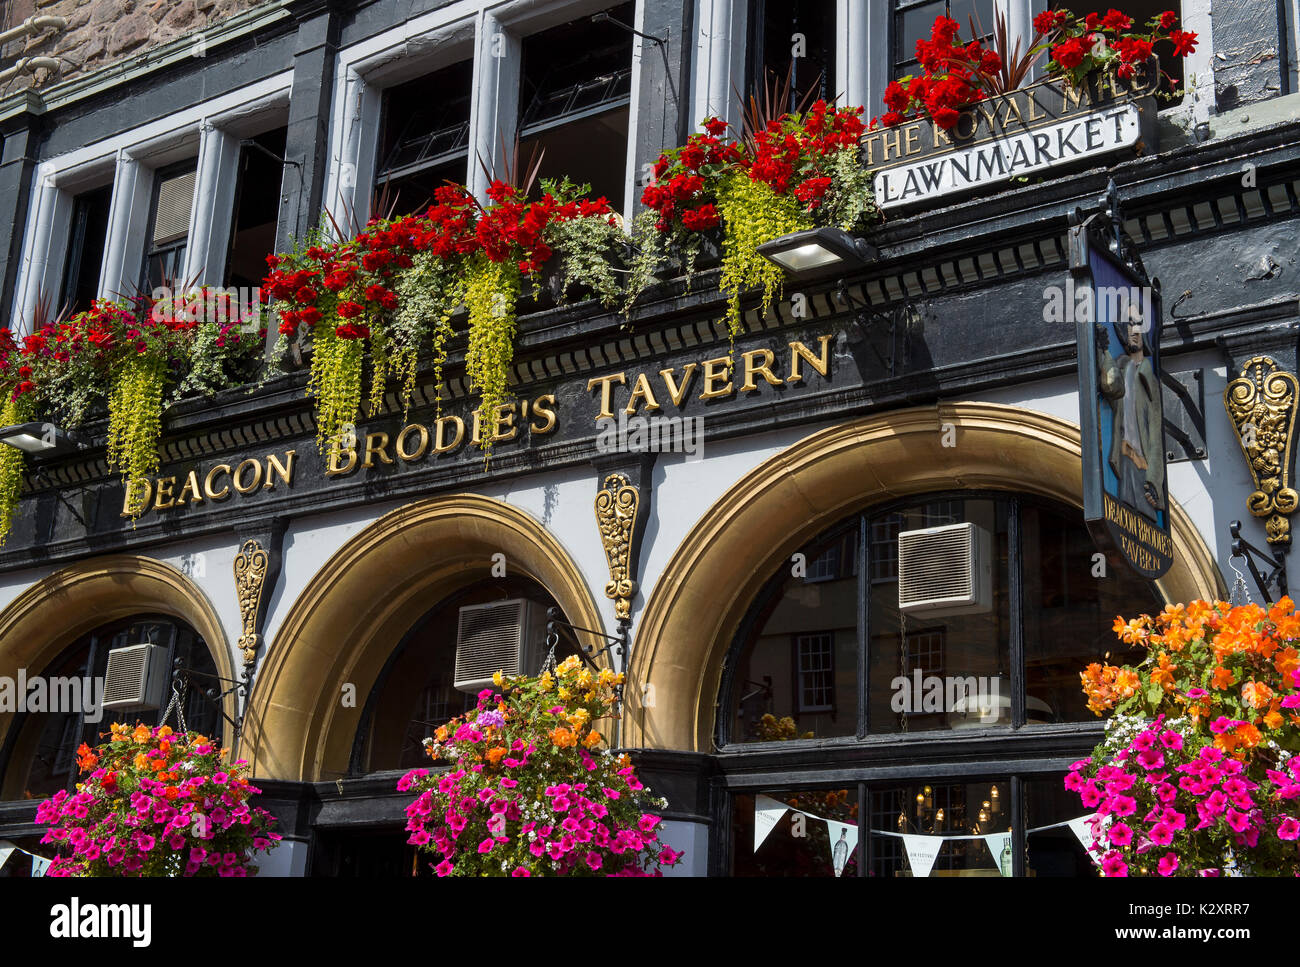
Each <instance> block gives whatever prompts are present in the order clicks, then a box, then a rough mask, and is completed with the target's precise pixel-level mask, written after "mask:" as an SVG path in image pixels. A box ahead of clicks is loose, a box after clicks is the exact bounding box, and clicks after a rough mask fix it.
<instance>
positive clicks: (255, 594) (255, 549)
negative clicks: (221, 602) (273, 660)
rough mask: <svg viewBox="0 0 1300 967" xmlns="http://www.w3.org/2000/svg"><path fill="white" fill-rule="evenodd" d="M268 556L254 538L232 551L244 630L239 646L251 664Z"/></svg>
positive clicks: (255, 645) (255, 644)
mask: <svg viewBox="0 0 1300 967" xmlns="http://www.w3.org/2000/svg"><path fill="white" fill-rule="evenodd" d="M270 560H271V559H270V556H269V555H268V554H267V553H266V551H265V550H264V549H263V548H262V545H261V544H259V543H258V542H257V541H254V540H247V541H244V546H243V547H241V548H240V549H239V553H238V554H237V555H235V594H236V595H237V596H238V598H239V614H240V617H241V618H242V619H243V623H244V626H243V633H242V634H241V635H240V636H239V647H240V648H242V649H243V651H244V664H245V665H251V664H252V663H253V661H254V659H255V658H256V657H257V643H258V642H259V641H261V637H262V636H261V635H259V634H258V633H257V617H258V612H259V611H260V605H261V603H262V587H263V585H265V584H266V571H267V567H268V565H269V564H270Z"/></svg>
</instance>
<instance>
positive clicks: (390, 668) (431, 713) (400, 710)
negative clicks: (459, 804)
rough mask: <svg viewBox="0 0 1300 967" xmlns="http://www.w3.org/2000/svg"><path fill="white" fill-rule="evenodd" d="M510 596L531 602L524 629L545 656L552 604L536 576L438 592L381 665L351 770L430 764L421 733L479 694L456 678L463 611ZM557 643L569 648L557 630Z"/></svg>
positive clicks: (560, 653) (560, 652)
mask: <svg viewBox="0 0 1300 967" xmlns="http://www.w3.org/2000/svg"><path fill="white" fill-rule="evenodd" d="M509 600H524V601H527V602H530V603H531V605H532V609H531V615H532V620H533V624H532V625H531V626H530V627H528V628H526V629H525V634H526V636H527V638H528V641H529V643H530V644H531V646H532V654H533V655H535V657H536V658H537V660H538V661H540V660H541V658H542V657H544V656H545V653H546V648H545V641H544V633H545V624H546V619H545V615H546V612H547V609H549V608H553V607H557V605H556V602H555V599H554V598H553V597H552V596H551V595H550V594H549V593H548V592H547V591H546V589H545V588H543V587H542V586H541V585H540V584H538V583H537V582H535V581H532V580H530V579H528V578H524V577H506V578H501V579H493V580H489V581H482V582H479V583H477V584H473V585H470V586H469V587H467V588H464V589H462V590H461V591H458V592H457V593H455V594H453V595H451V596H449V597H447V598H444V599H443V600H442V601H440V602H438V604H436V605H435V606H434V607H433V608H431V609H430V610H429V611H428V612H427V613H426V614H425V615H424V617H422V618H421V619H420V620H419V621H417V622H416V623H415V625H414V626H412V628H411V630H410V631H409V632H407V634H406V636H405V637H404V638H403V639H402V641H401V642H400V643H399V644H398V646H397V647H396V648H395V649H394V650H393V653H392V654H391V655H390V656H389V659H388V662H387V664H385V666H384V669H383V671H382V672H380V675H379V679H378V681H377V683H376V684H375V687H374V689H373V691H372V692H371V694H370V698H369V701H368V702H367V703H366V708H365V710H364V713H363V715H362V721H361V726H360V728H359V729H358V730H357V736H356V740H355V742H354V744H353V750H352V763H351V769H350V770H349V771H350V772H351V773H352V774H353V775H360V774H364V773H367V772H379V771H384V770H389V769H411V768H414V767H416V766H421V765H428V764H429V759H428V756H427V755H426V754H425V752H424V739H425V737H427V736H430V735H432V734H433V730H434V729H436V728H437V727H438V726H439V725H443V724H445V723H446V722H447V721H448V720H449V719H451V718H452V717H454V716H456V715H459V714H461V713H462V712H464V711H467V710H468V709H471V708H473V707H474V703H475V702H476V701H477V696H476V695H475V694H472V693H469V692H462V691H457V690H456V688H455V686H454V677H455V674H454V673H455V667H456V639H457V634H458V629H459V627H460V624H461V621H460V616H461V611H462V609H465V608H472V607H475V606H478V605H486V604H491V603H493V602H501V601H509ZM555 651H556V656H557V658H558V659H563V658H564V657H565V656H567V655H568V654H570V653H571V649H570V647H569V646H568V645H567V644H566V643H565V639H564V637H563V636H561V641H560V644H558V645H557V646H556V650H555ZM538 670H539V669H537V668H534V669H530V671H532V672H536V671H538Z"/></svg>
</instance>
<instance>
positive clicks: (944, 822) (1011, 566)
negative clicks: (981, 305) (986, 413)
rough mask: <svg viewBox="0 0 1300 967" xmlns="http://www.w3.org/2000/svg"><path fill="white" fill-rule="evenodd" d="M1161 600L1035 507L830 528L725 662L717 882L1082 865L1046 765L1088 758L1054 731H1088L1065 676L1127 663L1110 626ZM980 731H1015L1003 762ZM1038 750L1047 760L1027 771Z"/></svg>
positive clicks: (892, 507)
mask: <svg viewBox="0 0 1300 967" xmlns="http://www.w3.org/2000/svg"><path fill="white" fill-rule="evenodd" d="M971 547H974V548H975V549H976V552H977V553H976V557H975V559H976V560H977V561H978V562H979V566H978V567H977V568H976V570H975V572H974V573H970V569H969V568H967V566H966V563H965V562H966V561H967V560H968V559H969V553H968V549H969V548H971ZM900 574H901V575H902V583H903V588H902V590H901V591H900ZM963 592H964V593H965V598H966V599H967V600H965V601H964V602H962V603H961V604H956V603H954V602H953V600H952V599H954V598H958V597H961V596H962V594H963ZM900 598H902V599H904V604H905V605H906V606H903V605H900ZM1160 607H1161V602H1160V600H1159V598H1158V597H1157V595H1156V594H1155V591H1154V588H1153V586H1152V585H1151V584H1149V583H1148V582H1146V581H1144V580H1141V579H1139V578H1137V577H1136V576H1134V575H1132V574H1131V573H1129V572H1128V571H1126V570H1124V569H1122V568H1120V567H1118V566H1112V565H1111V563H1110V562H1108V561H1107V560H1106V559H1105V558H1104V557H1103V556H1102V555H1100V554H1099V553H1098V552H1097V550H1096V547H1095V545H1094V544H1093V542H1092V540H1091V539H1090V537H1089V535H1088V533H1087V531H1086V529H1085V528H1084V525H1083V522H1082V520H1081V519H1080V517H1079V513H1078V511H1077V510H1075V509H1071V508H1067V507H1064V506H1061V505H1057V504H1054V503H1052V502H1050V501H1047V500H1043V499H1040V498H1037V497H1029V496H1021V495H1015V494H1006V493H978V492H970V491H959V492H951V493H937V494H932V495H925V496H920V497H911V498H907V499H906V500H901V501H898V502H895V503H892V504H885V505H877V506H873V507H871V508H869V509H867V510H865V511H863V512H861V513H858V514H854V515H853V516H852V517H849V518H848V519H846V520H843V521H841V522H840V523H839V524H837V525H836V526H834V527H832V528H830V529H829V530H827V531H825V532H823V533H822V534H821V535H819V536H818V537H816V538H815V539H814V540H812V541H810V542H808V543H807V544H805V545H804V546H803V547H802V548H801V549H800V550H799V552H798V553H796V554H794V555H793V556H792V557H791V559H790V560H789V561H788V562H786V563H784V564H783V565H782V567H781V568H780V570H778V572H777V573H775V574H773V575H772V576H771V578H770V579H769V580H768V582H767V583H766V584H765V585H764V587H763V589H762V590H761V591H760V593H759V594H758V595H757V597H756V599H755V600H754V602H753V603H752V605H751V607H750V609H749V612H748V614H747V615H746V617H745V620H744V621H743V622H742V624H741V626H740V629H739V631H738V633H737V635H736V638H735V641H734V642H733V645H732V648H731V651H730V653H729V655H728V659H727V665H726V668H725V670H724V674H723V676H722V681H721V686H720V692H719V703H718V709H719V714H718V723H717V733H718V734H717V743H718V746H719V748H720V749H721V751H722V754H721V755H720V756H719V757H718V760H717V761H718V763H719V765H720V766H721V769H722V772H723V775H724V779H723V782H724V785H725V786H726V788H727V792H728V808H727V812H728V814H729V816H730V824H729V825H730V836H729V837H728V838H727V839H725V840H724V841H723V842H722V843H720V844H719V845H720V846H721V847H722V849H721V850H720V853H719V858H718V861H717V872H722V873H730V874H731V875H740V876H745V875H780V876H850V877H851V876H887V877H894V876H914V875H937V876H989V875H992V876H998V875H1009V873H1010V871H1011V870H1012V868H1013V862H1014V861H1013V858H1012V857H1013V854H1014V851H1015V850H1016V849H1019V848H1023V849H1024V850H1025V852H1024V856H1025V860H1024V864H1025V866H1024V869H1025V870H1026V871H1028V872H1032V873H1034V874H1035V875H1080V874H1086V873H1088V872H1089V870H1090V864H1089V862H1088V860H1087V858H1086V854H1084V853H1083V851H1082V849H1081V848H1080V847H1079V845H1078V842H1077V840H1076V838H1075V836H1074V834H1073V833H1072V832H1071V831H1070V830H1069V829H1068V828H1067V826H1066V822H1067V821H1068V820H1071V819H1073V818H1075V815H1074V813H1073V812H1071V807H1070V804H1069V801H1068V798H1067V797H1065V796H1063V795H1061V789H1060V781H1061V780H1060V776H1059V774H1058V773H1057V772H1055V771H1053V770H1056V769H1058V768H1059V766H1058V765H1054V764H1051V762H1050V760H1055V761H1057V762H1059V761H1060V760H1061V757H1062V756H1063V755H1067V754H1068V756H1069V757H1070V758H1073V757H1077V753H1078V751H1079V746H1082V747H1085V748H1086V747H1087V746H1090V745H1091V744H1092V739H1090V738H1089V737H1088V734H1086V733H1084V734H1081V733H1079V732H1078V730H1077V727H1074V726H1073V725H1070V724H1071V723H1077V722H1084V721H1095V717H1094V716H1093V715H1092V713H1091V712H1089V711H1088V710H1087V707H1086V704H1085V701H1084V697H1083V694H1082V692H1081V690H1080V685H1079V672H1080V671H1081V670H1083V668H1084V667H1085V666H1086V665H1087V664H1089V663H1090V662H1094V661H1100V660H1102V658H1103V656H1104V655H1105V654H1106V653H1107V652H1109V653H1110V660H1111V661H1112V662H1123V661H1130V660H1136V659H1138V658H1139V657H1140V656H1139V655H1137V654H1135V653H1132V652H1128V651H1126V650H1125V649H1124V647H1123V646H1122V645H1121V644H1120V643H1119V642H1118V641H1117V639H1116V637H1115V635H1114V632H1113V631H1112V624H1113V622H1114V619H1115V616H1116V615H1124V616H1126V617H1131V616H1133V615H1135V614H1141V613H1144V612H1145V613H1154V612H1155V611H1156V610H1158V609H1159V608H1160ZM1062 723H1065V724H1067V728H1065V729H1062V728H1060V727H1059V726H1060V725H1061V724H1062ZM1051 726H1057V727H1056V728H1051ZM996 727H1001V728H1002V729H1004V730H1006V731H1007V732H1008V733H1009V732H1010V730H1011V729H1013V728H1014V729H1016V730H1017V732H1018V734H1019V735H1021V736H1024V737H1025V738H1024V740H1023V741H1022V745H1021V747H1020V748H1021V756H1022V761H1021V763H1020V765H1019V766H1018V767H1017V768H1016V769H1015V770H1011V771H1008V769H1007V764H1006V762H1005V761H1003V757H1002V756H1001V755H1000V754H999V753H998V752H997V749H996V748H994V746H996V745H998V744H999V743H1000V742H1001V741H1002V739H1000V738H995V737H994V736H995V735H996V733H989V732H981V731H979V730H987V729H990V728H996ZM907 733H923V734H921V735H917V736H916V737H915V738H911V737H909V735H908V734H907ZM1035 733H1037V735H1038V736H1039V737H1041V739H1042V741H1041V742H1039V739H1037V738H1035V737H1034V736H1035ZM980 735H988V736H990V739H989V741H988V742H978V741H977V742H975V743H972V742H971V741H969V740H971V739H978V737H979V736H980ZM877 736H888V737H889V741H888V742H883V743H882V742H879V741H873V740H874V739H875V737H877ZM855 739H856V740H858V741H857V742H856V743H855ZM990 743H992V744H990ZM1035 743H1038V745H1041V747H1042V753H1041V757H1042V759H1043V763H1044V764H1043V766H1038V765H1032V764H1031V765H1026V763H1025V760H1032V759H1033V758H1034V756H1035V753H1034V751H1033V749H1034V748H1036V747H1038V746H1037V745H1035ZM1071 743H1074V744H1071ZM921 748H923V749H924V752H923V754H922V755H920V756H918V753H917V752H916V750H917V749H921ZM760 750H761V752H762V755H761V757H760V756H759V755H756V753H758V752H759V751H760ZM810 750H814V751H811V753H810ZM775 752H788V754H786V755H777V756H774V755H773V754H772V753H775ZM920 761H925V762H927V763H928V768H927V770H926V771H925V773H924V774H918V772H917V768H916V766H917V764H918V762H920ZM1066 761H1068V759H1067V760H1066ZM819 763H825V764H824V765H819ZM759 771H761V772H762V773H763V774H765V775H767V776H768V777H769V781H767V782H766V783H765V784H764V785H761V786H759V785H755V784H754V782H753V776H754V775H756V774H758V772H759ZM1005 836H1009V837H1010V838H1009V839H1008V838H1003V837H1005ZM918 837H919V839H918ZM922 842H924V843H927V844H929V847H930V848H932V852H931V853H930V854H926V855H925V856H924V858H923V859H918V858H917V857H913V856H912V855H911V853H909V850H910V849H912V848H913V846H915V845H916V844H918V843H922ZM909 844H912V845H909ZM917 848H920V847H917ZM919 855H920V854H918V856H919ZM922 863H924V864H929V865H926V867H925V869H924V870H919V869H918V864H922Z"/></svg>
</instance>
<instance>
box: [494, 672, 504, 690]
mask: <svg viewBox="0 0 1300 967" xmlns="http://www.w3.org/2000/svg"><path fill="white" fill-rule="evenodd" d="M505 681H506V680H505V676H503V675H502V674H501V673H500V672H493V673H492V684H493V685H495V686H496V687H497V688H500V687H501V686H502V685H504V684H505Z"/></svg>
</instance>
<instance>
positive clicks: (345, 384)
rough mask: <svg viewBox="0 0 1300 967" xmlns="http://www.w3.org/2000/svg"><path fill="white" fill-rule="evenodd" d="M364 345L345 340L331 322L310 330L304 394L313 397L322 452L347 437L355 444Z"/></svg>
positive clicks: (317, 438)
mask: <svg viewBox="0 0 1300 967" xmlns="http://www.w3.org/2000/svg"><path fill="white" fill-rule="evenodd" d="M364 356H365V344H364V343H363V342H361V341H360V340H359V339H345V338H343V337H341V336H339V335H338V334H337V333H336V332H335V326H334V324H333V323H332V322H324V323H321V324H320V325H317V326H316V327H315V328H314V329H313V331H312V357H311V376H310V377H309V379H308V382H307V391H308V392H309V393H311V394H312V395H313V396H315V397H316V441H317V443H318V444H319V445H320V447H321V449H322V451H324V450H326V449H329V448H333V447H335V446H337V445H338V444H339V442H340V441H344V443H345V445H347V444H346V441H347V440H348V439H349V438H350V439H351V440H353V441H354V442H355V437H356V426H357V420H358V418H359V417H360V415H361V375H362V374H361V370H362V364H363V362H364Z"/></svg>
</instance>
